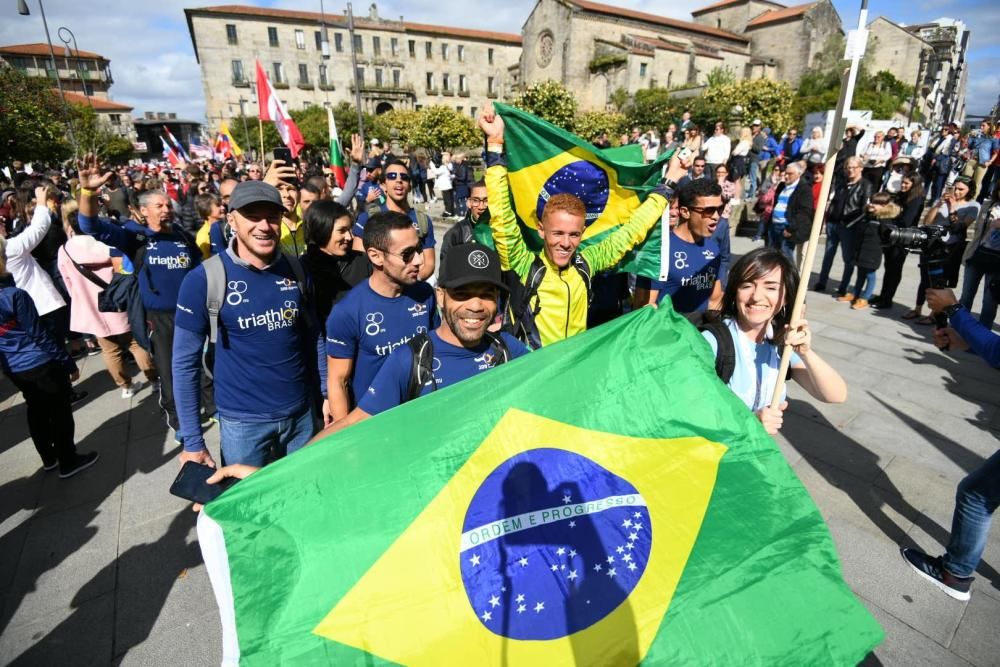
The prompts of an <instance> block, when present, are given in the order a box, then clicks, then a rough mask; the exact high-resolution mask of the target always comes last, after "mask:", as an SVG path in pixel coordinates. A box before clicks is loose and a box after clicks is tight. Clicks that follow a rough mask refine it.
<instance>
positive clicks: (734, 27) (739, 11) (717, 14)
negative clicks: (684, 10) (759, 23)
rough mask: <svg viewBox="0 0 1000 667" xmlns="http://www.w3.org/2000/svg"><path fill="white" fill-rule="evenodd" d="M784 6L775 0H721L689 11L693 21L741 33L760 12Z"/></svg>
mask: <svg viewBox="0 0 1000 667" xmlns="http://www.w3.org/2000/svg"><path fill="white" fill-rule="evenodd" d="M784 7H785V6H784V5H782V4H779V3H777V2H766V1H762V0H723V1H722V2H717V3H715V4H714V5H709V6H708V7H702V8H701V9H696V10H694V11H693V12H691V17H692V18H693V19H694V21H695V23H701V24H702V25H708V26H713V27H715V28H721V29H722V30H728V31H730V32H735V33H742V32H743V31H744V29H745V28H746V27H747V24H748V23H750V21H752V20H753V19H755V18H757V17H758V16H760V15H761V14H764V13H765V12H769V11H771V10H775V9H784Z"/></svg>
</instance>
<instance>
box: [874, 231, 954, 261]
mask: <svg viewBox="0 0 1000 667" xmlns="http://www.w3.org/2000/svg"><path fill="white" fill-rule="evenodd" d="M947 240H948V228H947V227H944V226H942V225H924V226H923V227H906V228H903V229H900V228H899V227H896V226H895V225H893V226H888V225H887V226H886V227H885V228H884V229H883V230H882V245H884V246H887V247H896V248H902V249H904V250H907V251H909V252H919V253H920V255H921V256H922V257H926V256H927V255H936V254H942V255H944V256H947V254H948V250H947V247H946V241H947Z"/></svg>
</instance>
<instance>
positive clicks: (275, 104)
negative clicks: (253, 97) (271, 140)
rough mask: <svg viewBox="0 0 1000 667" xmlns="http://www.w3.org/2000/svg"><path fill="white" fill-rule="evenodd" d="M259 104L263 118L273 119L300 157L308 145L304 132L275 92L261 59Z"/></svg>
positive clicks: (258, 81) (285, 139) (280, 133)
mask: <svg viewBox="0 0 1000 667" xmlns="http://www.w3.org/2000/svg"><path fill="white" fill-rule="evenodd" d="M257 104H258V105H259V107H260V109H259V114H260V119H261V120H272V121H274V126H275V128H276V129H277V130H278V134H279V135H281V140H282V141H283V142H284V143H285V145H286V146H288V148H290V149H291V151H292V157H298V156H299V151H301V150H302V148H303V147H304V146H305V145H306V142H305V139H303V138H302V133H301V132H299V128H298V126H297V125H296V124H295V121H294V120H292V117H291V116H290V115H288V109H286V108H285V105H284V104H282V103H281V100H280V99H278V94H277V93H276V92H274V87H273V86H272V85H271V82H270V81H269V80H268V78H267V75H266V74H265V73H264V68H263V67H261V65H260V61H259V60H258V61H257Z"/></svg>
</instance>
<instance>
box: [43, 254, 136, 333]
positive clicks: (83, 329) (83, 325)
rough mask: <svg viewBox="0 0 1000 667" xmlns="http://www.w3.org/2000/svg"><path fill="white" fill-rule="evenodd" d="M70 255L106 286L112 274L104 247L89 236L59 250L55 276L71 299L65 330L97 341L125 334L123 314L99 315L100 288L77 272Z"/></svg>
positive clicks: (108, 256)
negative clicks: (60, 279)
mask: <svg viewBox="0 0 1000 667" xmlns="http://www.w3.org/2000/svg"><path fill="white" fill-rule="evenodd" d="M67 253H69V254H67ZM70 255H72V257H73V259H75V260H76V261H77V262H78V263H80V264H82V265H84V266H85V267H87V268H88V269H90V270H91V271H93V272H94V273H96V274H97V276H98V277H99V278H101V280H103V281H104V282H106V283H110V282H111V273H112V268H111V256H110V255H109V253H108V246H106V245H104V244H103V243H101V242H100V241H97V240H96V239H94V238H93V237H91V236H83V235H77V236H74V237H72V238H71V239H70V240H69V241H67V242H66V245H64V246H63V247H62V248H60V249H59V259H58V262H59V273H60V274H61V275H62V278H63V282H64V283H66V289H67V290H68V291H69V295H70V298H71V301H70V309H69V328H70V329H72V330H73V331H76V332H77V333H85V334H93V335H94V336H97V337H99V338H107V337H108V336H115V335H118V334H122V333H125V332H127V331H129V325H128V314H127V313H102V312H101V311H99V310H97V295H98V293H100V291H101V288H100V287H98V286H97V285H95V284H94V283H93V282H91V281H90V280H88V279H87V278H85V277H84V276H83V274H82V273H80V272H79V271H78V270H77V268H76V266H74V265H73V262H72V261H71V260H70Z"/></svg>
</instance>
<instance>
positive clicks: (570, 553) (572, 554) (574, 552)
mask: <svg viewBox="0 0 1000 667" xmlns="http://www.w3.org/2000/svg"><path fill="white" fill-rule="evenodd" d="M569 557H570V558H575V557H576V549H570V550H569Z"/></svg>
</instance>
